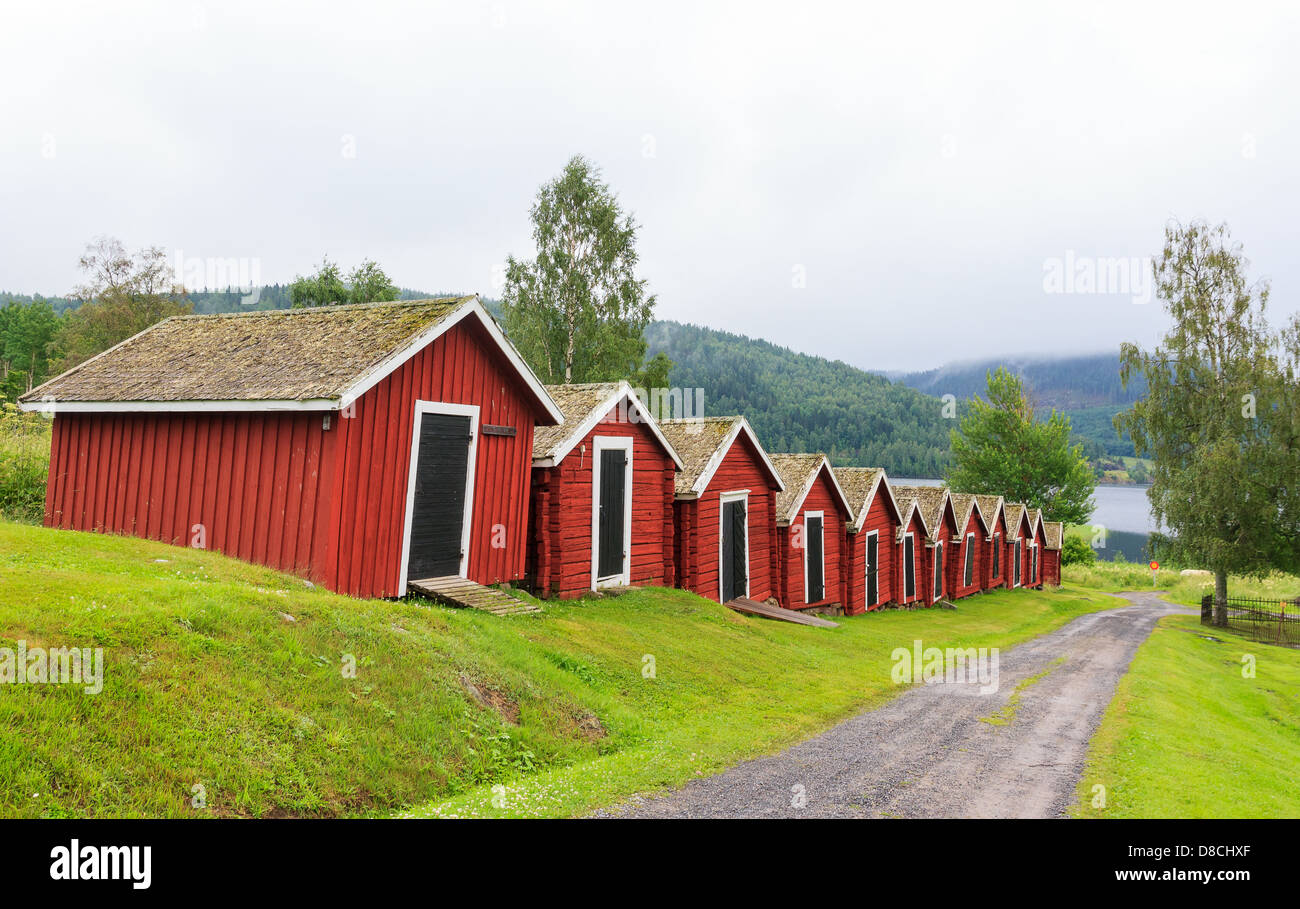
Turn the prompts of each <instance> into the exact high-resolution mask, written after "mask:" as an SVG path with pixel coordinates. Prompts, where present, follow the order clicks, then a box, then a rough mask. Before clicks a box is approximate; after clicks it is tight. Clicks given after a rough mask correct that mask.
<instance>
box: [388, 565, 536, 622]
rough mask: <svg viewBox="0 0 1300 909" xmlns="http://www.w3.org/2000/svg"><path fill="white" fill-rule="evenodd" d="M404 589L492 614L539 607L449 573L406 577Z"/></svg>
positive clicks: (439, 600) (514, 613) (449, 604)
mask: <svg viewBox="0 0 1300 909" xmlns="http://www.w3.org/2000/svg"><path fill="white" fill-rule="evenodd" d="M406 589H407V590H408V591H410V592H411V593H418V594H420V595H421V596H426V597H428V598H429V599H431V600H435V601H437V602H439V603H442V604H444V605H446V606H459V607H462V608H467V609H481V610H483V611H484V612H490V613H492V614H493V615H523V614H526V613H530V612H541V611H542V610H541V607H539V606H534V605H533V604H532V603H525V602H524V601H523V600H517V599H515V598H514V597H512V596H511V595H510V594H508V593H506V592H505V591H504V590H500V589H498V588H496V587H485V586H484V585H482V584H476V583H475V582H474V581H471V580H469V579H467V578H462V577H459V576H457V575H451V576H449V577H445V578H421V579H420V580H418V581H407V582H406Z"/></svg>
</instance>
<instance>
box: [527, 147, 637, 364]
mask: <svg viewBox="0 0 1300 909" xmlns="http://www.w3.org/2000/svg"><path fill="white" fill-rule="evenodd" d="M530 216H531V218H532V222H533V242H534V244H535V245H536V247H537V258H536V259H534V260H532V261H521V260H519V259H516V258H515V257H514V256H511V257H509V259H508V260H507V262H506V283H505V289H504V292H503V294H502V311H503V315H504V322H505V329H506V332H507V333H508V334H509V335H510V339H511V340H512V341H513V342H514V344H515V346H516V347H518V348H519V351H520V353H521V354H522V355H523V357H524V359H525V360H527V361H528V364H529V365H530V366H532V368H533V370H534V371H535V372H536V373H537V375H538V376H540V377H541V379H542V380H543V381H544V382H549V383H558V382H564V383H570V382H598V381H608V380H611V379H618V378H626V377H629V376H633V375H635V374H636V372H637V370H639V369H641V368H643V367H642V361H643V360H644V358H645V351H646V342H645V339H644V337H643V332H644V331H645V328H646V326H647V325H648V324H649V323H650V319H651V317H652V315H653V313H654V305H655V297H654V295H653V294H647V293H646V281H644V280H642V279H639V278H637V277H636V275H635V270H636V264H637V251H636V230H637V225H636V222H635V221H634V220H633V219H632V216H631V215H626V216H625V215H624V214H623V211H622V209H621V207H620V206H619V203H618V198H617V197H616V196H615V195H614V194H613V193H612V192H611V191H610V189H609V186H608V185H607V184H605V183H604V182H602V181H601V179H600V170H599V168H597V167H595V166H594V165H593V164H591V163H590V162H589V161H587V160H586V159H585V158H583V157H582V156H581V155H575V156H574V157H573V158H571V159H570V160H569V162H568V164H566V165H565V167H564V171H563V172H562V173H561V174H560V175H559V176H558V177H556V178H555V179H554V180H552V181H550V182H549V183H547V184H545V185H544V186H542V188H541V189H540V190H539V191H538V194H537V199H536V201H534V203H533V206H532V209H531V212H530Z"/></svg>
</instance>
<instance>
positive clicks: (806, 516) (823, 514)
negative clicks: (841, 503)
mask: <svg viewBox="0 0 1300 909" xmlns="http://www.w3.org/2000/svg"><path fill="white" fill-rule="evenodd" d="M809 518H820V519H821V520H820V522H819V526H820V527H821V530H822V545H821V550H822V599H823V600H824V599H826V512H824V511H805V512H804V513H803V533H804V541H803V601H804V605H808V604H809V603H816V602H819V601H818V600H810V599H808V519H809Z"/></svg>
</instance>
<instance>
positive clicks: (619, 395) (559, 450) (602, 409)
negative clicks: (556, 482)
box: [533, 381, 683, 470]
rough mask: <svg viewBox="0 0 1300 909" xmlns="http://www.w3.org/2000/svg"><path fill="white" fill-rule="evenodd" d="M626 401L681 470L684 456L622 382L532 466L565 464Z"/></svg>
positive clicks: (534, 460) (629, 387)
mask: <svg viewBox="0 0 1300 909" xmlns="http://www.w3.org/2000/svg"><path fill="white" fill-rule="evenodd" d="M625 398H626V399H627V400H628V403H629V404H630V405H631V409H632V410H633V411H634V412H635V413H636V415H637V418H638V422H639V423H641V424H644V425H645V426H646V427H648V428H649V430H650V433H651V434H652V435H653V436H654V437H655V439H656V440H657V441H658V442H659V444H660V445H662V446H663V449H664V451H666V452H668V456H669V457H670V458H672V459H673V463H674V464H676V465H677V469H678V470H681V469H682V467H683V464H682V459H681V456H680V455H678V454H677V449H675V448H673V446H672V443H671V442H669V441H668V437H667V436H665V435H664V434H663V430H661V429H660V428H659V423H658V421H657V420H655V418H654V416H653V415H652V414H651V413H650V411H648V410H646V408H645V405H644V404H642V403H641V399H640V398H638V397H637V396H636V392H634V391H633V390H632V386H631V385H629V384H628V383H627V382H626V381H620V382H619V383H618V387H617V388H615V389H614V391H613V393H612V394H611V395H610V396H609V397H608V398H606V399H605V400H604V401H602V402H601V403H600V404H598V405H597V406H596V407H594V408H592V410H591V412H590V413H588V414H587V415H586V416H585V417H583V420H582V422H581V423H580V424H578V428H577V429H575V430H574V431H573V432H572V433H571V434H570V435H569V437H568V438H566V439H565V440H564V441H563V442H561V443H560V444H558V445H556V446H555V447H554V448H553V449H551V453H550V454H548V455H547V456H546V457H542V458H534V459H533V466H534V467H554V466H555V465H556V464H558V463H560V462H561V461H563V460H564V459H565V458H566V457H568V455H569V452H571V451H573V449H574V447H575V446H576V445H577V444H578V443H579V442H581V441H582V440H583V439H585V438H586V437H587V433H589V432H591V431H592V430H593V429H595V428H596V427H597V426H600V425H602V423H604V420H605V415H606V414H607V413H609V412H610V411H611V410H613V409H614V408H615V407H616V406H617V405H618V404H619V403H620V402H621V401H623V400H624V399H625ZM613 425H618V424H613Z"/></svg>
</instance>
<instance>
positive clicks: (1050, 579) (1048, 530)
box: [1043, 521, 1065, 587]
mask: <svg viewBox="0 0 1300 909" xmlns="http://www.w3.org/2000/svg"><path fill="white" fill-rule="evenodd" d="M1064 540H1065V525H1064V524H1062V523H1061V522H1060V521H1044V522H1043V583H1044V584H1050V585H1052V586H1053V587H1060V586H1061V544H1062V543H1063V542H1064Z"/></svg>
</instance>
